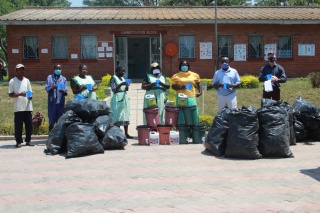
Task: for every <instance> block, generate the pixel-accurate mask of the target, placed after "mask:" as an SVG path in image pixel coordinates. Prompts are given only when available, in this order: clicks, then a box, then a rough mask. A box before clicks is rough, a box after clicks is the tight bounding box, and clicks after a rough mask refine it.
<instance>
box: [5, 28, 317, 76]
mask: <svg viewBox="0 0 320 213" xmlns="http://www.w3.org/2000/svg"><path fill="white" fill-rule="evenodd" d="M123 30H134V31H138V30H165V31H166V32H167V33H166V34H164V35H163V72H164V73H165V74H166V75H167V76H172V75H173V74H174V73H176V72H177V71H178V64H179V62H180V61H181V60H182V59H179V56H178V54H177V55H176V56H173V57H170V56H168V55H166V53H165V51H164V47H165V45H166V44H167V43H170V42H173V43H176V44H177V45H178V41H179V35H194V36H195V56H196V58H195V59H188V61H189V62H190V65H191V70H192V71H195V72H197V73H199V74H200V76H201V78H212V76H213V73H214V67H215V57H216V54H215V48H216V47H215V36H214V31H215V29H214V25H204V24H203V25H200V24H199V25H185V26H159V25H55V26H51V25H35V26H15V25H9V26H7V33H8V36H7V42H8V53H9V55H8V56H9V60H8V62H9V65H10V67H9V71H10V73H11V74H10V75H11V77H12V76H13V73H14V66H15V65H16V64H17V63H23V64H25V66H26V67H27V72H26V76H27V77H28V78H29V79H31V80H33V81H35V80H37V81H45V80H46V77H47V76H48V74H50V73H52V71H53V65H54V64H56V63H60V64H61V65H62V67H63V74H64V75H65V76H66V77H67V78H68V79H70V78H71V77H73V76H74V75H76V74H77V73H78V67H79V65H80V64H86V65H87V66H88V69H89V71H90V72H91V74H92V75H93V76H94V78H95V79H97V80H98V79H101V77H102V76H104V75H105V74H106V73H109V74H113V71H114V64H113V58H107V59H100V60H83V59H80V58H81V56H80V54H81V51H80V36H81V35H96V36H97V40H98V41H108V42H112V40H113V35H112V34H110V31H123ZM218 34H220V35H222V34H224V35H233V43H234V44H237V43H245V44H247V42H248V35H254V34H257V35H262V36H263V43H264V44H267V43H277V42H278V36H279V35H292V36H293V58H292V59H278V63H279V64H281V65H282V66H283V67H284V68H285V70H286V74H287V76H288V77H305V76H306V75H307V74H308V73H310V72H316V71H320V68H319V61H320V60H319V59H320V57H319V53H320V52H319V51H320V50H319V44H320V39H319V38H320V27H319V26H317V25H249V24H248V25H240V24H238V25H234V24H229V25H223V24H221V25H218ZM52 35H68V42H69V46H68V55H69V59H67V60H53V59H52V57H51V36H52ZM22 36H38V41H39V60H23V59H22V58H23V49H22ZM210 41H211V42H212V45H213V47H212V48H213V59H210V60H208V59H206V60H200V59H199V58H200V53H199V51H200V50H199V42H210ZM298 43H312V44H315V46H316V48H315V51H316V52H315V56H309V57H307V56H303V57H302V56H298ZM110 44H112V46H113V47H114V44H113V43H110ZM44 48H46V49H48V53H47V54H43V53H41V49H44ZM12 49H19V54H12ZM247 51H248V47H247ZM74 53H76V54H78V59H71V57H70V55H71V54H74ZM265 63H266V62H265V61H264V60H263V59H262V58H261V59H248V58H247V61H245V62H243V61H241V62H235V61H233V59H232V58H231V66H232V67H233V68H235V69H237V70H238V72H239V74H240V75H244V74H252V75H256V76H257V75H258V74H259V69H260V68H261V67H262V66H263V65H264V64H265Z"/></svg>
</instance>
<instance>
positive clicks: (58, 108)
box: [45, 64, 68, 132]
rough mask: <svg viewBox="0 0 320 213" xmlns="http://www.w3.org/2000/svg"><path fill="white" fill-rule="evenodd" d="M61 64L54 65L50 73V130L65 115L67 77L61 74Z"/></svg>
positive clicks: (48, 87) (48, 82) (48, 86)
mask: <svg viewBox="0 0 320 213" xmlns="http://www.w3.org/2000/svg"><path fill="white" fill-rule="evenodd" d="M61 72H62V69H61V65H60V64H56V65H54V67H53V73H52V74H50V75H48V77H47V81H46V88H45V89H46V91H47V93H48V118H49V132H50V131H51V130H52V129H53V127H54V125H55V124H56V123H57V121H58V120H59V118H60V117H61V116H62V115H63V109H64V104H65V96H67V95H68V87H67V79H66V78H65V77H64V76H63V75H61Z"/></svg>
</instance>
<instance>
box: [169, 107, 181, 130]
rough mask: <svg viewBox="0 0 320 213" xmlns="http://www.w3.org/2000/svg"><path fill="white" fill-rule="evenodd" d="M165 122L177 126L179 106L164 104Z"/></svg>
mask: <svg viewBox="0 0 320 213" xmlns="http://www.w3.org/2000/svg"><path fill="white" fill-rule="evenodd" d="M165 110H166V113H165V124H167V125H172V126H177V124H178V118H179V111H180V108H179V107H172V106H166V108H165Z"/></svg>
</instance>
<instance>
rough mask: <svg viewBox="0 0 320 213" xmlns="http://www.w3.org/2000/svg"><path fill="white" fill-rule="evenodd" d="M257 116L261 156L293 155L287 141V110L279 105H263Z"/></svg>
mask: <svg viewBox="0 0 320 213" xmlns="http://www.w3.org/2000/svg"><path fill="white" fill-rule="evenodd" d="M257 114H258V118H259V125H260V129H259V147H258V148H259V151H260V153H261V154H262V156H263V157H293V154H292V152H291V150H290V147H289V145H290V142H289V122H288V112H287V111H286V110H285V109H283V108H282V107H279V106H269V107H263V108H261V109H259V110H258V111H257Z"/></svg>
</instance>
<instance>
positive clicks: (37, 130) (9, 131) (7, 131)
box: [0, 121, 49, 135]
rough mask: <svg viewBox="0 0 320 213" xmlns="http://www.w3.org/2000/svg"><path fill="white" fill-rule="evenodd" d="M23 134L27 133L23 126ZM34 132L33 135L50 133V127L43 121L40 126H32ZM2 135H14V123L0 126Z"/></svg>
mask: <svg viewBox="0 0 320 213" xmlns="http://www.w3.org/2000/svg"><path fill="white" fill-rule="evenodd" d="M22 134H23V135H25V134H26V132H25V129H24V128H23V131H22ZM32 134H33V135H48V134H49V127H48V123H47V122H45V123H43V124H42V125H41V126H40V127H32ZM0 135H14V123H13V121H12V123H6V124H3V125H1V128H0Z"/></svg>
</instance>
